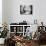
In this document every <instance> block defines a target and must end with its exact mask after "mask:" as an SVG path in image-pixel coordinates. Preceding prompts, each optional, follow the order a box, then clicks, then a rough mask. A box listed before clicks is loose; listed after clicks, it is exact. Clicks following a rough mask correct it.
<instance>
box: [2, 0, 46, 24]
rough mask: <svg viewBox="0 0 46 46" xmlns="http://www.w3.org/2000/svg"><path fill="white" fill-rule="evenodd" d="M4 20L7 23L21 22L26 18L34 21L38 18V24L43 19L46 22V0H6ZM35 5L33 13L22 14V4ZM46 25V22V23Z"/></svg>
mask: <svg viewBox="0 0 46 46" xmlns="http://www.w3.org/2000/svg"><path fill="white" fill-rule="evenodd" d="M4 2H5V3H4V16H3V18H4V19H3V20H4V21H6V22H7V23H13V22H21V21H23V20H26V21H27V22H28V23H30V24H31V23H33V22H34V19H37V21H38V24H40V22H41V21H43V22H44V24H45V23H46V5H45V4H46V0H4ZM21 4H22V5H24V4H25V5H33V14H32V15H20V5H21ZM45 25H46V24H45Z"/></svg>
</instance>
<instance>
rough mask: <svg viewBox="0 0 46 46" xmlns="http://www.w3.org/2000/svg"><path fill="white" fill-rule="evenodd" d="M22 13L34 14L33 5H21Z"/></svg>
mask: <svg viewBox="0 0 46 46" xmlns="http://www.w3.org/2000/svg"><path fill="white" fill-rule="evenodd" d="M20 14H25V15H29V14H33V6H32V5H29V6H26V5H20Z"/></svg>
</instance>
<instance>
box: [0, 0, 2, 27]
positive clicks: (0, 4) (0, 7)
mask: <svg viewBox="0 0 46 46" xmlns="http://www.w3.org/2000/svg"><path fill="white" fill-rule="evenodd" d="M0 27H2V0H0Z"/></svg>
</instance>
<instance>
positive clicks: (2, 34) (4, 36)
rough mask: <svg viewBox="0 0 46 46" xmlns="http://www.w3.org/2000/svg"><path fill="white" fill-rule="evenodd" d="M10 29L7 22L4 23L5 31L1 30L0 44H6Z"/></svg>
mask: <svg viewBox="0 0 46 46" xmlns="http://www.w3.org/2000/svg"><path fill="white" fill-rule="evenodd" d="M7 33H8V29H7V24H6V23H5V24H4V25H3V31H0V44H4V40H5V38H6V37H7Z"/></svg>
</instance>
